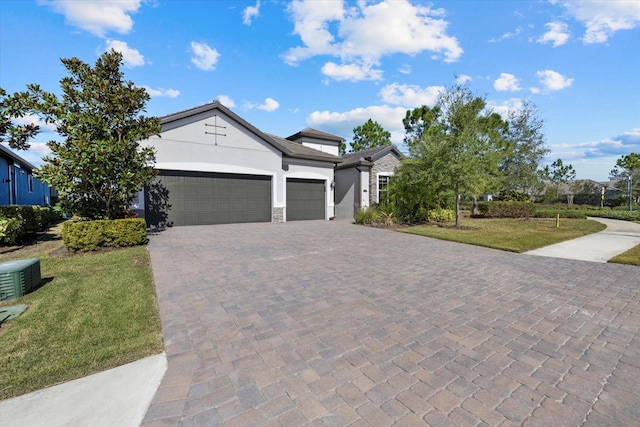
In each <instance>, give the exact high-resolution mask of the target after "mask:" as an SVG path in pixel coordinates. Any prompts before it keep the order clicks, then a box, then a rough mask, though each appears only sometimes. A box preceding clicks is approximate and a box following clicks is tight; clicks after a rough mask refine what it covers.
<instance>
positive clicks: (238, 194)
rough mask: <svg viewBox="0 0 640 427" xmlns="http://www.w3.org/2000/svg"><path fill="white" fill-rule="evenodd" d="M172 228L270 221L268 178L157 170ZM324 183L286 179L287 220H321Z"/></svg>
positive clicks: (270, 201)
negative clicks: (174, 226) (165, 197)
mask: <svg viewBox="0 0 640 427" xmlns="http://www.w3.org/2000/svg"><path fill="white" fill-rule="evenodd" d="M156 182H157V183H159V184H160V185H161V187H162V188H163V190H166V193H165V194H166V195H167V196H168V203H169V206H170V207H169V212H168V221H169V222H170V223H173V225H209V224H230V223H244V222H270V221H271V207H272V205H273V204H272V200H271V177H270V176H262V175H241V174H222V173H208V172H187V171H160V173H159V175H158V178H157V180H156ZM324 191H325V188H324V181H319V180H308V179H287V221H296V220H305V219H324V218H325V192H324Z"/></svg>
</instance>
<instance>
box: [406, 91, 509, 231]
mask: <svg viewBox="0 0 640 427" xmlns="http://www.w3.org/2000/svg"><path fill="white" fill-rule="evenodd" d="M485 108H486V101H485V99H484V98H483V97H479V96H476V95H474V94H473V93H472V92H471V90H470V89H469V88H468V87H466V86H463V85H459V84H456V85H454V86H453V87H451V88H448V89H446V90H445V91H444V92H442V93H441V94H440V95H439V97H438V100H437V101H436V105H435V106H434V107H433V108H431V109H428V108H427V107H423V110H422V114H421V116H420V118H419V122H420V123H419V128H416V129H417V133H416V136H415V137H412V138H414V139H412V141H411V143H410V145H409V147H410V152H411V154H412V155H413V156H414V157H415V158H416V159H417V160H418V162H419V163H420V165H421V167H422V169H423V170H424V171H426V172H427V176H428V177H429V181H430V183H428V184H427V185H432V186H436V187H439V188H440V189H447V190H449V191H453V193H454V195H455V201H456V227H460V197H461V195H463V194H464V195H470V196H475V197H477V196H478V195H479V194H481V193H482V192H484V191H487V189H489V188H491V187H492V186H493V185H495V184H496V182H497V178H498V172H499V165H500V163H501V162H502V161H503V159H504V158H505V157H507V156H508V155H510V153H509V152H508V149H509V146H508V144H507V143H506V141H505V139H504V135H505V134H506V132H507V130H508V127H507V123H506V122H505V121H504V120H502V118H501V117H500V115H499V114H496V113H492V112H490V111H486V110H485ZM418 135H419V136H418Z"/></svg>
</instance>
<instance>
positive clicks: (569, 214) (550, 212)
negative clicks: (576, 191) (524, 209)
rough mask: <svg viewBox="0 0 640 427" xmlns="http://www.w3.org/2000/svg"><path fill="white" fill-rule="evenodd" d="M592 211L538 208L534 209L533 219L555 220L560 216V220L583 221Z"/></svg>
mask: <svg viewBox="0 0 640 427" xmlns="http://www.w3.org/2000/svg"><path fill="white" fill-rule="evenodd" d="M593 212H594V211H591V210H589V211H587V210H586V209H583V210H580V209H557V208H540V209H536V211H535V213H534V215H533V216H534V217H536V218H555V217H556V216H557V215H560V217H561V218H575V219H585V218H586V217H587V215H591V214H592V213H593Z"/></svg>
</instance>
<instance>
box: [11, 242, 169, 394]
mask: <svg viewBox="0 0 640 427" xmlns="http://www.w3.org/2000/svg"><path fill="white" fill-rule="evenodd" d="M57 232H59V231H57ZM31 257H38V258H40V263H41V273H42V277H43V282H44V285H43V286H41V287H40V288H39V289H38V290H36V291H35V292H32V293H31V294H28V295H26V296H24V297H23V298H20V299H17V300H12V301H5V302H4V303H3V304H2V305H15V304H28V305H29V308H28V309H27V311H25V312H24V313H23V314H22V315H21V316H19V317H18V318H16V319H14V320H12V321H10V322H8V323H5V324H3V325H2V329H0V334H1V335H0V400H1V399H6V398H9V397H13V396H18V395H21V394H24V393H28V392H30V391H34V390H38V389H41V388H44V387H47V386H51V385H54V384H58V383H61V382H65V381H69V380H72V379H75V378H80V377H83V376H86V375H89V374H92V373H96V372H100V371H103V370H105V369H109V368H113V367H116V366H120V365H122V364H125V363H128V362H132V361H135V360H138V359H141V358H143V357H146V356H150V355H153V354H158V353H159V352H161V351H162V335H161V331H160V319H159V315H158V310H157V304H156V299H155V288H154V284H153V275H152V272H151V265H150V259H149V254H148V252H147V250H146V247H144V246H138V247H133V248H127V249H119V250H111V251H105V252H99V253H89V254H82V255H74V254H69V253H68V252H67V251H66V249H65V248H64V247H63V246H62V242H61V240H60V238H59V235H56V234H55V233H53V234H52V236H49V239H48V240H47V241H45V242H43V243H41V244H38V245H30V246H26V247H25V248H22V249H19V250H16V251H13V252H9V253H5V254H0V262H4V261H8V260H11V259H24V258H31Z"/></svg>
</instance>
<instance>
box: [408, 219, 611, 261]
mask: <svg viewBox="0 0 640 427" xmlns="http://www.w3.org/2000/svg"><path fill="white" fill-rule="evenodd" d="M605 228H606V226H605V225H604V224H600V223H598V222H595V221H590V220H586V219H561V220H560V227H558V228H556V220H555V219H546V218H545V219H526V220H525V219H481V218H478V219H473V218H463V219H462V220H461V228H459V229H456V228H454V224H452V223H451V224H445V225H430V224H427V225H418V226H414V227H408V228H402V229H399V231H402V232H404V233H412V234H418V235H421V236H428V237H435V238H437V239H442V240H451V241H454V242H460V243H468V244H471V245H476V246H485V247H488V248H494V249H501V250H504V251H510V252H518V253H520V252H526V251H529V250H532V249H537V248H541V247H543V246H548V245H552V244H554V243H559V242H562V241H564V240H569V239H574V238H576V237H581V236H585V235H587V234H591V233H595V232H598V231H602V230H604V229H605Z"/></svg>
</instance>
